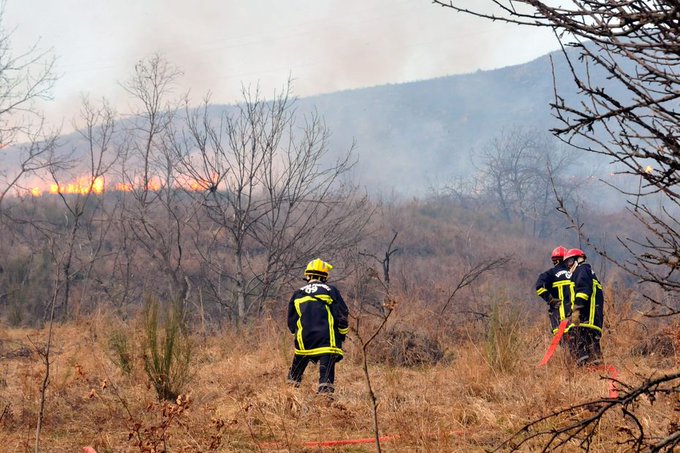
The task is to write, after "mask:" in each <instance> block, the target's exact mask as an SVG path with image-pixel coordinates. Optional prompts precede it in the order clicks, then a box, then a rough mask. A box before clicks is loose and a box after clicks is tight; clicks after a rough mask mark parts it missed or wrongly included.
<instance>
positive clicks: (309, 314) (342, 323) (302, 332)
mask: <svg viewBox="0 0 680 453" xmlns="http://www.w3.org/2000/svg"><path fill="white" fill-rule="evenodd" d="M346 307H347V306H346V305H345V302H344V300H343V299H342V296H341V295H340V292H339V291H338V290H337V288H335V287H334V286H333V285H330V284H328V283H323V282H321V281H314V280H312V281H310V283H308V284H306V285H305V286H303V287H302V288H300V289H298V290H297V291H295V293H294V294H293V296H292V297H291V302H290V304H289V310H288V329H289V330H290V331H291V332H294V333H295V334H296V346H295V353H296V354H299V355H307V356H315V355H320V354H338V355H340V356H342V355H343V351H342V349H340V348H339V347H338V344H339V343H341V338H339V337H343V338H342V339H344V335H343V334H341V333H339V330H343V331H344V329H346V328H347V308H346ZM329 314H330V316H331V317H332V319H333V323H332V324H333V325H331V324H330V323H329ZM345 333H346V332H345Z"/></svg>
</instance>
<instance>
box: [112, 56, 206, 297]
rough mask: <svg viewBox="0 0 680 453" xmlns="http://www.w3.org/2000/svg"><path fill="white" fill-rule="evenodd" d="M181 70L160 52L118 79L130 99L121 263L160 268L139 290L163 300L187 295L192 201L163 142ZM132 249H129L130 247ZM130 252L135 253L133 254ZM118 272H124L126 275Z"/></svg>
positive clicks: (121, 166)
mask: <svg viewBox="0 0 680 453" xmlns="http://www.w3.org/2000/svg"><path fill="white" fill-rule="evenodd" d="M180 76H181V71H180V70H179V69H178V68H176V67H174V66H173V65H172V64H170V63H169V62H168V61H167V60H166V59H165V58H163V57H162V56H161V55H158V54H155V55H152V56H150V57H148V58H146V59H144V60H141V61H140V62H139V63H138V64H137V65H136V66H135V70H134V73H133V75H132V77H131V78H130V79H129V80H128V81H127V82H126V83H125V84H124V85H123V87H124V88H125V89H126V90H127V92H128V93H129V94H130V95H131V98H132V100H133V102H134V105H133V111H132V112H131V115H130V117H129V119H128V121H127V122H126V123H125V125H124V126H123V127H124V138H123V140H122V145H121V151H120V153H121V160H120V162H119V166H118V168H119V173H120V176H119V177H120V179H121V182H120V184H122V186H121V189H122V192H123V193H124V194H125V195H124V200H123V202H122V208H121V209H122V210H123V212H122V214H121V217H120V220H121V224H120V233H121V235H122V236H123V238H124V239H123V240H124V242H125V243H127V245H128V248H127V252H126V253H127V254H126V255H125V256H124V257H121V258H122V259H123V261H124V262H123V266H122V268H123V269H126V268H127V267H126V266H127V265H133V266H135V265H136V266H140V265H141V266H144V267H145V268H146V269H145V270H143V269H139V268H138V270H139V271H141V272H142V273H144V272H146V273H148V271H149V269H148V267H149V265H150V264H151V265H153V266H154V267H156V268H157V269H158V270H159V271H160V275H162V278H160V279H159V280H158V281H153V280H152V279H149V280H147V281H145V282H143V286H144V289H143V291H150V292H154V293H156V292H157V293H159V296H160V297H161V299H162V300H170V301H180V302H181V304H182V306H184V303H185V302H186V300H187V298H188V297H189V291H190V283H189V279H188V277H187V273H186V269H185V264H184V260H185V254H184V248H183V234H184V232H185V231H186V230H187V228H188V227H189V223H190V222H191V221H192V215H191V206H189V205H188V204H187V203H186V202H185V200H184V199H183V198H182V192H181V191H178V190H177V187H176V181H177V180H176V177H177V171H176V167H177V164H178V162H176V161H175V160H173V155H172V153H171V152H170V148H169V147H168V142H167V140H168V139H167V137H168V134H169V133H170V132H171V130H172V124H173V121H174V120H175V116H176V113H177V107H178V106H179V105H180V103H179V102H180V101H179V99H178V98H175V97H174V88H175V84H176V82H177V79H178V77H180ZM133 250H134V251H133ZM135 254H139V255H140V256H137V257H136V259H135ZM125 272H126V271H124V272H123V274H124V276H129V275H130V274H126V273H125Z"/></svg>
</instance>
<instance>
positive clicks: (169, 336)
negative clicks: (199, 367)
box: [144, 297, 192, 401]
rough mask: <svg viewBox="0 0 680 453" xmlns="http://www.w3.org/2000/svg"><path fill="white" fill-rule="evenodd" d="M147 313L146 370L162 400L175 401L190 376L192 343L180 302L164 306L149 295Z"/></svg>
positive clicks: (145, 326) (145, 320)
mask: <svg viewBox="0 0 680 453" xmlns="http://www.w3.org/2000/svg"><path fill="white" fill-rule="evenodd" d="M145 306H146V309H145V313H144V336H145V338H144V371H146V374H147V376H148V377H149V379H150V380H151V383H152V384H153V386H154V388H155V389H156V394H157V396H158V399H159V400H168V401H174V400H176V399H177V397H178V396H179V395H180V393H181V392H182V390H184V388H185V386H186V385H187V384H188V382H189V381H190V379H191V372H190V365H191V358H192V345H191V342H190V341H189V338H188V336H187V334H186V332H185V329H184V326H183V316H182V310H181V307H180V306H179V304H178V303H172V304H168V305H166V306H164V307H161V304H160V303H159V301H158V300H157V299H155V298H153V297H147V298H146V301H145Z"/></svg>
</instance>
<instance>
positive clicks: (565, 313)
mask: <svg viewBox="0 0 680 453" xmlns="http://www.w3.org/2000/svg"><path fill="white" fill-rule="evenodd" d="M536 294H537V295H538V296H539V297H540V298H542V299H543V300H544V301H545V302H546V303H548V302H549V301H550V299H551V298H553V299H558V300H559V301H560V302H559V304H558V305H556V306H550V305H548V315H549V317H550V326H551V328H552V331H553V333H555V332H556V331H557V327H558V326H559V324H560V321H562V320H563V319H566V318H569V317H570V316H571V307H572V303H573V300H574V284H573V282H572V281H571V274H570V273H569V269H567V266H566V265H565V264H564V262H562V263H559V264H556V265H555V267H553V268H552V269H548V270H547V271H545V272H543V273H542V274H541V275H539V276H538V279H537V280H536Z"/></svg>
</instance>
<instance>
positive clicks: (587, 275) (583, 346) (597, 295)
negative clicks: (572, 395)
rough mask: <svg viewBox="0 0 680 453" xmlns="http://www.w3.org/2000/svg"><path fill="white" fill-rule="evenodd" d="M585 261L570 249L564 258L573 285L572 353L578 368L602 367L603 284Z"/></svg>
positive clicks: (570, 332)
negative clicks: (588, 366)
mask: <svg viewBox="0 0 680 453" xmlns="http://www.w3.org/2000/svg"><path fill="white" fill-rule="evenodd" d="M585 260H586V255H585V253H583V252H582V251H581V250H579V249H571V250H569V251H567V253H566V254H565V256H564V262H565V264H566V265H567V267H568V268H569V271H570V273H571V280H572V282H573V283H574V304H573V308H572V315H571V325H570V326H569V331H568V341H569V349H570V351H571V353H572V355H573V356H574V358H575V359H576V364H577V365H579V366H581V365H597V364H600V363H602V350H601V348H600V339H601V337H602V331H603V326H604V294H603V292H602V284H601V283H600V281H599V280H598V279H597V276H596V275H595V272H594V271H593V269H592V267H591V266H590V264H588V263H586V262H585Z"/></svg>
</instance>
